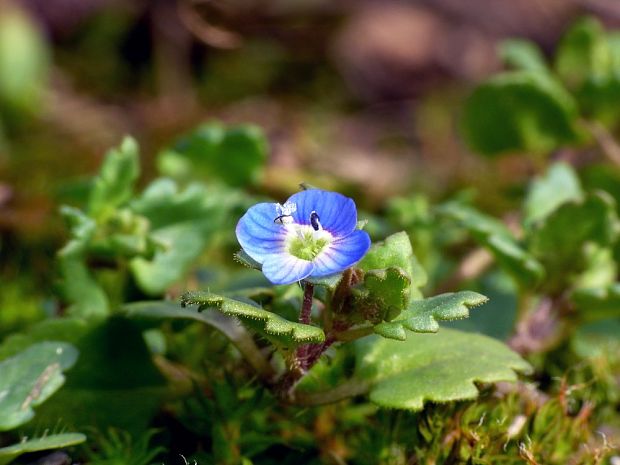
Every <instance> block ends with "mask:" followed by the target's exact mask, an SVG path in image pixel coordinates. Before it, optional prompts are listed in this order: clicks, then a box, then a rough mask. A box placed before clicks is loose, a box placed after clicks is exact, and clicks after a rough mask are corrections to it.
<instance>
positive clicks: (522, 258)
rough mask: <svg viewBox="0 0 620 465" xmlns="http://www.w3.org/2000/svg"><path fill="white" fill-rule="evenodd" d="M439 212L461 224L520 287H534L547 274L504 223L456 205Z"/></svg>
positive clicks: (454, 203) (447, 204)
mask: <svg viewBox="0 0 620 465" xmlns="http://www.w3.org/2000/svg"><path fill="white" fill-rule="evenodd" d="M437 212H438V213H439V214H441V215H443V216H445V217H448V218H451V219H453V220H456V221H458V222H459V223H460V224H461V225H462V226H463V227H464V228H465V229H467V230H468V231H469V233H470V234H471V235H472V237H473V238H474V240H476V241H477V242H478V244H480V245H481V246H482V247H485V248H487V249H488V250H489V251H490V252H491V253H492V254H493V256H494V257H495V259H496V260H497V262H498V263H499V265H500V266H501V267H502V268H503V269H504V270H505V271H506V272H507V273H508V274H510V275H511V276H512V277H513V278H514V279H515V280H516V281H517V282H518V283H519V284H520V285H522V286H533V285H535V284H536V283H538V282H539V281H540V280H541V279H542V277H543V275H544V272H545V271H544V269H543V267H542V265H541V264H540V263H539V262H538V261H537V260H536V259H535V258H534V256H533V255H532V254H530V253H529V252H528V251H526V250H525V249H524V248H523V247H521V246H520V245H519V243H518V242H517V241H516V239H515V238H514V236H513V235H512V233H511V232H510V231H509V230H508V228H507V227H506V226H504V224H503V223H502V222H500V221H498V220H496V219H495V218H493V217H491V216H489V215H485V214H484V213H481V212H479V211H478V210H476V209H474V208H472V207H469V206H467V205H462V204H460V203H456V202H449V203H446V204H444V205H442V206H441V207H439V208H438V209H437Z"/></svg>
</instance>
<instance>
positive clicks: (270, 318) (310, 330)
mask: <svg viewBox="0 0 620 465" xmlns="http://www.w3.org/2000/svg"><path fill="white" fill-rule="evenodd" d="M182 304H183V305H184V306H187V305H198V311H202V310H206V309H216V310H218V311H220V312H222V313H223V314H224V315H230V316H235V317H237V318H239V319H240V320H241V321H242V322H243V323H244V324H246V325H248V326H250V327H251V328H252V329H258V330H260V331H261V332H264V333H265V335H266V336H271V335H272V336H278V337H279V338H280V339H281V340H282V341H283V342H284V343H286V344H287V345H295V344H299V343H308V342H322V341H324V340H325V333H323V330H322V329H321V328H317V327H316V326H310V325H305V324H301V323H296V322H292V321H289V320H286V319H284V318H282V317H281V316H279V315H276V314H275V313H271V312H269V311H267V310H264V309H262V308H260V307H258V306H257V305H256V304H254V305H252V304H251V303H245V302H240V301H238V300H234V299H230V298H227V297H222V296H219V295H216V294H211V293H209V292H188V293H186V294H185V295H183V297H182Z"/></svg>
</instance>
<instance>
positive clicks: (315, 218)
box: [310, 211, 321, 231]
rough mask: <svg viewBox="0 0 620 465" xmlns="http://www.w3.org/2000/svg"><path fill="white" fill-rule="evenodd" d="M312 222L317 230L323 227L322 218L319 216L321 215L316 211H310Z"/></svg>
mask: <svg viewBox="0 0 620 465" xmlns="http://www.w3.org/2000/svg"><path fill="white" fill-rule="evenodd" d="M310 224H311V225H312V227H313V228H314V230H315V231H318V230H319V229H321V219H320V218H319V215H317V213H316V212H315V211H313V212H312V213H310Z"/></svg>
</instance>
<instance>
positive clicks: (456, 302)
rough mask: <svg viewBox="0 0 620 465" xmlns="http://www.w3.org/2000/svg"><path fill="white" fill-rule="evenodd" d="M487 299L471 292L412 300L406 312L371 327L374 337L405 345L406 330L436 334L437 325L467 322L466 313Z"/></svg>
mask: <svg viewBox="0 0 620 465" xmlns="http://www.w3.org/2000/svg"><path fill="white" fill-rule="evenodd" d="M487 300H488V299H487V298H486V297H485V296H483V295H482V294H478V293H477V292H473V291H461V292H455V293H448V294H440V295H437V296H434V297H430V298H428V299H424V300H412V301H411V302H410V303H409V307H408V308H407V310H405V311H404V312H402V313H401V314H400V316H399V317H398V318H397V319H395V320H393V321H390V322H383V323H380V324H378V325H376V326H375V327H374V331H375V333H377V334H379V335H381V336H383V337H386V338H388V339H397V340H400V341H404V340H405V339H407V332H406V331H405V330H406V329H407V330H409V331H415V332H419V333H435V332H437V331H438V330H439V321H450V320H459V319H462V318H467V317H468V316H469V309H470V308H473V307H477V306H479V305H482V304H484V303H485V302H486V301H487Z"/></svg>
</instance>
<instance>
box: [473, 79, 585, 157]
mask: <svg viewBox="0 0 620 465" xmlns="http://www.w3.org/2000/svg"><path fill="white" fill-rule="evenodd" d="M578 116H579V115H578V111H577V104H576V102H575V100H574V99H573V97H572V96H571V95H570V94H569V93H568V92H567V91H566V89H564V88H563V87H562V85H561V84H559V83H558V82H556V81H555V80H554V79H552V78H550V77H549V76H547V75H546V74H542V73H539V72H532V71H514V72H509V73H503V74H498V75H496V76H494V77H492V78H491V79H489V80H488V81H486V82H484V83H483V84H481V85H480V86H478V87H477V88H476V90H475V91H474V92H473V94H472V95H471V96H470V97H469V99H468V100H467V102H466V104H465V111H464V115H463V124H462V128H463V132H464V136H465V139H466V141H467V143H468V144H469V146H470V147H471V148H472V150H474V151H476V152H480V153H481V154H483V155H490V156H491V155H498V154H501V153H505V152H535V153H545V152H548V151H550V150H553V149H555V148H557V147H559V146H561V145H563V144H571V143H575V142H577V141H579V140H580V139H581V138H582V137H583V136H582V134H581V133H580V130H579V129H578V126H577V120H578Z"/></svg>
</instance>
